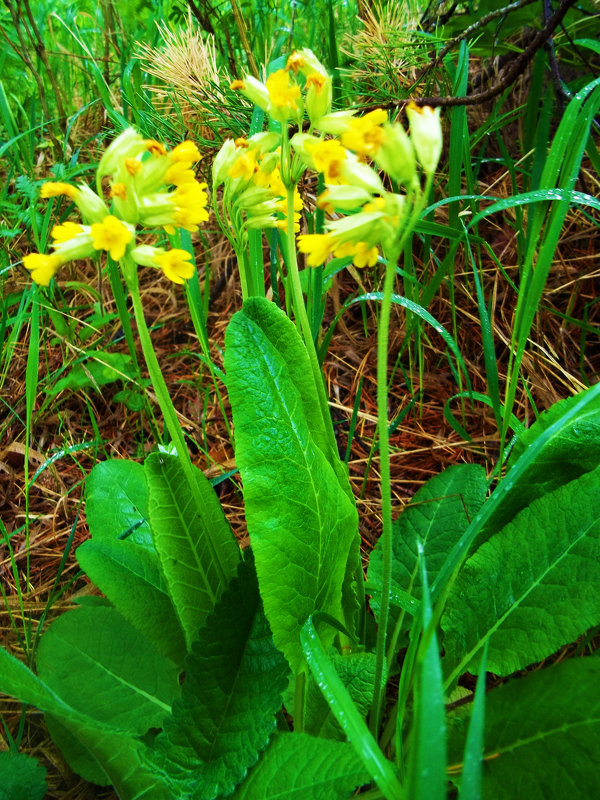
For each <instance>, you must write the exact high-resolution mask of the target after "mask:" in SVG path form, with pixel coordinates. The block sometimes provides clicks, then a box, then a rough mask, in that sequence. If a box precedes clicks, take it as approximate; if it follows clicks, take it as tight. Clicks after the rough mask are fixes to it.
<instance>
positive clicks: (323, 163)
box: [306, 139, 347, 184]
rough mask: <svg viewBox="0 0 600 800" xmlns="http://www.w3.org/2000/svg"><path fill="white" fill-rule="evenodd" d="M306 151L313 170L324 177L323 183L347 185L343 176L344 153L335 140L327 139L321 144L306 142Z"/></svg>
mask: <svg viewBox="0 0 600 800" xmlns="http://www.w3.org/2000/svg"><path fill="white" fill-rule="evenodd" d="M306 147H307V150H308V152H309V154H310V156H311V157H312V160H313V162H314V165H315V169H316V170H317V171H318V172H322V173H323V175H324V176H325V183H331V184H340V183H347V181H346V179H345V177H344V176H343V174H342V172H343V167H344V161H345V160H346V151H345V150H344V148H343V147H342V145H341V144H340V143H339V141H338V140H337V139H327V140H325V141H322V142H317V143H315V144H313V142H310V141H309V142H307V144H306Z"/></svg>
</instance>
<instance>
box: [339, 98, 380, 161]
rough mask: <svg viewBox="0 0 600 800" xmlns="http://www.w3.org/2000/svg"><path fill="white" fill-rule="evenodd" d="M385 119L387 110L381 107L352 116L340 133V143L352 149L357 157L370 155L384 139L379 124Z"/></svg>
mask: <svg viewBox="0 0 600 800" xmlns="http://www.w3.org/2000/svg"><path fill="white" fill-rule="evenodd" d="M386 121H387V112H385V111H384V110H383V109H381V108H376V109H375V110H374V111H370V112H369V113H368V114H364V115H363V116H362V117H353V118H352V119H350V120H349V121H348V127H347V129H346V130H345V131H344V133H342V144H343V145H344V147H347V148H348V150H354V152H355V153H356V155H357V156H358V157H359V158H365V156H372V155H373V154H374V153H376V152H377V151H378V150H379V148H380V147H381V145H382V144H383V142H384V140H385V133H384V131H383V128H382V127H381V126H382V124H383V123H384V122H386Z"/></svg>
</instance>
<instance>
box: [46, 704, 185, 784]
mask: <svg viewBox="0 0 600 800" xmlns="http://www.w3.org/2000/svg"><path fill="white" fill-rule="evenodd" d="M46 722H47V724H48V729H49V731H50V735H51V736H52V738H53V740H54V742H55V743H56V744H57V745H58V746H59V747H60V750H61V752H62V754H63V756H64V757H65V759H66V761H67V763H68V764H69V766H70V767H71V768H72V769H73V770H74V771H75V772H76V773H77V774H78V775H81V776H82V777H83V778H85V780H87V781H90V782H92V783H96V784H98V785H99V786H109V785H111V784H112V786H113V787H114V789H115V791H116V792H117V794H118V797H119V800H142V798H143V800H182V799H181V798H179V797H177V795H175V794H173V793H172V791H171V789H170V787H169V786H168V783H167V782H166V781H164V779H163V777H162V776H160V775H158V774H157V772H156V770H154V769H153V767H152V763H151V762H152V752H151V749H150V747H149V746H148V745H146V744H144V743H143V742H141V741H140V740H139V739H136V738H134V737H133V736H128V735H127V734H124V733H119V732H117V731H110V730H109V731H107V730H106V729H100V728H97V727H94V726H91V725H74V724H72V723H69V722H65V721H64V720H58V719H56V718H54V717H51V716H48V715H46Z"/></svg>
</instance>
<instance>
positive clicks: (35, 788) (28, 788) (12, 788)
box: [0, 753, 48, 800]
mask: <svg viewBox="0 0 600 800" xmlns="http://www.w3.org/2000/svg"><path fill="white" fill-rule="evenodd" d="M47 788H48V786H47V785H46V770H45V769H44V768H43V767H42V765H41V764H38V762H37V761H36V760H35V758H31V757H30V756H26V755H25V754H24V753H0V800H43V799H44V797H45V796H46V789H47Z"/></svg>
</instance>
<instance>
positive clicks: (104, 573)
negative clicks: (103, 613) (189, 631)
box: [77, 539, 186, 665]
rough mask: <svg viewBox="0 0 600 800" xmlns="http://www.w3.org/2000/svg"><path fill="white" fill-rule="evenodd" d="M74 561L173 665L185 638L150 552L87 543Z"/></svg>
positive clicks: (115, 543) (121, 544)
mask: <svg viewBox="0 0 600 800" xmlns="http://www.w3.org/2000/svg"><path fill="white" fill-rule="evenodd" d="M77 560H78V561H79V564H80V566H81V568H82V569H83V570H84V572H85V573H86V574H87V575H88V577H89V578H90V579H91V580H92V581H93V582H94V583H95V584H96V586H98V587H99V589H100V590H101V591H102V592H103V593H104V594H105V595H106V596H107V597H108V599H109V600H110V601H111V603H112V604H113V605H114V606H115V608H116V609H117V611H119V613H121V614H122V615H123V616H124V617H125V619H127V620H128V621H129V622H131V624H132V625H134V626H135V627H136V628H137V629H138V630H139V631H140V632H141V633H143V634H144V635H145V636H146V637H147V638H148V639H149V640H150V641H152V642H153V643H154V644H155V645H156V647H157V648H158V650H159V651H160V652H161V653H162V654H163V655H164V656H166V657H167V658H170V659H171V660H172V661H173V662H175V663H176V664H177V665H182V664H183V660H184V658H185V654H186V644H185V637H184V635H183V630H182V628H181V625H180V623H179V618H178V616H177V613H176V611H175V608H174V607H173V602H172V600H171V597H170V596H169V593H168V589H167V585H166V582H165V579H164V578H163V576H162V573H161V570H160V567H159V562H158V556H157V554H156V552H155V551H154V550H149V549H147V548H146V547H140V546H139V545H137V544H135V543H134V542H131V541H128V540H125V541H119V540H117V539H99V540H97V541H96V540H95V539H93V540H88V541H87V542H84V543H83V544H82V545H81V546H80V547H79V548H78V549H77Z"/></svg>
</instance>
